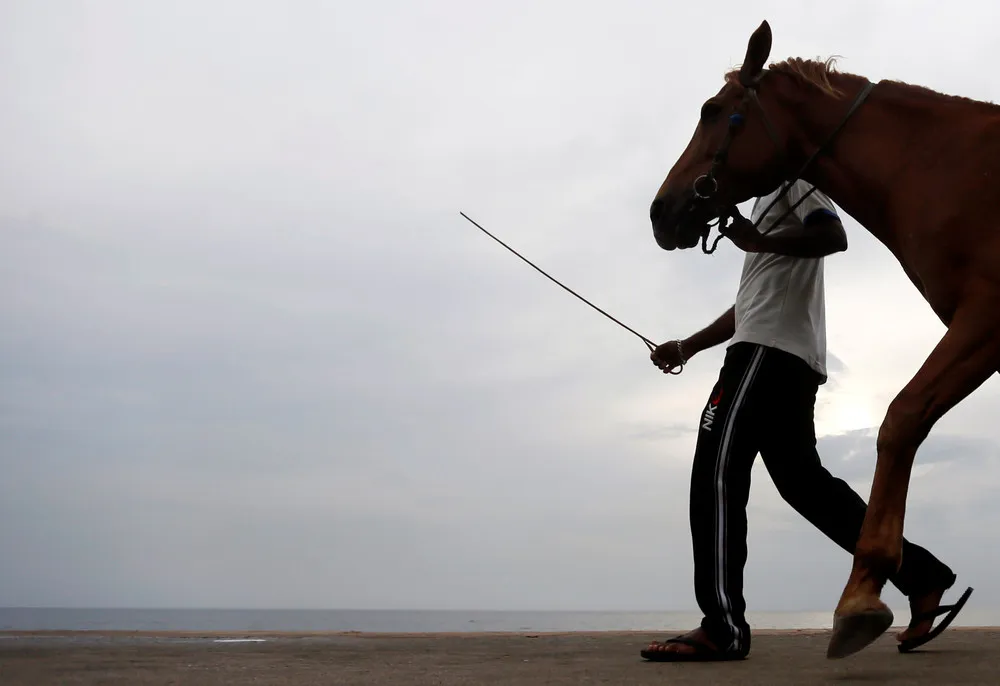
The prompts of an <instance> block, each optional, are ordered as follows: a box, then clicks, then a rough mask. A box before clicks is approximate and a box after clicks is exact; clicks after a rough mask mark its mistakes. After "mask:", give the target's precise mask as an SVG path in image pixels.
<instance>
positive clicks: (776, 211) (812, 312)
mask: <svg viewBox="0 0 1000 686" xmlns="http://www.w3.org/2000/svg"><path fill="white" fill-rule="evenodd" d="M783 187H784V186H781V187H779V188H778V189H776V190H775V191H774V192H773V193H771V194H770V195H766V196H763V197H760V198H757V201H756V202H755V203H754V206H753V212H751V215H750V220H751V221H753V222H756V221H757V219H758V218H759V217H760V215H761V213H762V212H763V211H764V210H765V208H767V206H768V205H770V204H771V202H772V201H773V200H774V199H775V197H777V196H778V194H779V193H780V192H781V191H782V189H783ZM810 188H812V186H811V185H810V184H808V183H805V182H804V181H797V182H795V183H794V184H792V187H791V189H790V190H789V191H788V193H786V194H785V196H784V197H783V198H782V199H781V200H779V201H778V202H776V203H775V204H774V206H773V207H772V208H771V209H770V210H768V213H767V217H766V218H765V219H764V221H762V222H761V223H760V224H758V226H757V228H758V230H759V231H761V232H764V231H766V230H767V229H768V227H770V226H771V225H772V224H773V223H774V221H775V220H776V219H778V218H779V217H780V216H781V215H783V214H784V213H785V212H786V211H787V210H788V208H789V207H791V206H792V205H794V204H795V203H796V202H798V201H799V200H800V199H801V198H802V196H803V195H805V194H806V193H807V192H809V189H810ZM814 212H823V213H826V214H832V215H833V216H835V217H836V216H838V215H837V210H836V208H835V207H834V205H833V203H832V202H831V201H830V199H829V198H828V197H826V196H825V195H823V194H822V193H821V192H820V191H819V190H818V189H817V190H815V191H813V193H812V194H811V195H810V196H809V197H808V198H806V199H805V200H803V201H802V204H800V205H799V206H798V207H796V208H795V209H794V210H793V211H792V212H791V213H790V214H789V215H788V216H787V217H785V219H784V220H782V222H781V224H779V225H778V226H775V227H774V228H773V229H771V230H770V231H768V235H775V236H777V235H794V234H801V233H803V232H805V231H808V230H809V229H808V228H807V227H805V226H804V225H803V222H804V221H805V219H806V218H807V217H808V216H809V215H811V214H813V213H814ZM823 290H824V284H823V258H801V257H789V256H787V255H775V254H773V253H747V254H746V259H745V260H744V262H743V274H742V276H741V277H740V288H739V291H738V293H737V295H736V310H735V311H736V334H735V335H734V336H733V338H732V341H731V342H730V345H732V344H733V343H736V342H739V341H748V342H751V343H757V344H760V345H766V346H770V347H772V348H778V349H780V350H784V351H785V352H787V353H791V354H792V355H795V356H797V357H799V358H801V359H802V360H804V361H805V362H806V363H807V364H808V365H809V366H810V367H812V368H813V369H815V370H816V371H817V372H819V373H820V374H821V375H822V376H823V382H826V378H827V374H826V303H825V298H824V292H823Z"/></svg>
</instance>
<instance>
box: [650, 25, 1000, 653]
mask: <svg viewBox="0 0 1000 686" xmlns="http://www.w3.org/2000/svg"><path fill="white" fill-rule="evenodd" d="M770 51H771V29H770V27H769V26H768V24H767V22H766V21H765V22H763V23H762V24H761V25H760V27H759V28H758V29H757V30H756V31H754V33H753V35H752V36H751V37H750V41H749V44H748V46H747V52H746V56H745V58H744V62H743V65H742V66H741V67H740V68H739V69H738V70H735V71H732V72H730V73H728V74H726V75H725V85H724V86H723V87H722V89H721V90H719V92H718V93H716V94H715V95H714V96H712V97H710V98H709V99H708V100H707V101H705V103H704V104H703V105H702V108H701V115H700V121H699V122H698V126H697V128H696V129H695V132H694V136H693V137H692V139H691V141H690V143H689V144H688V146H687V148H686V149H685V150H684V152H683V154H682V155H681V156H680V158H679V159H678V160H677V162H676V164H675V165H674V166H673V168H672V169H671V170H670V173H669V174H668V175H667V178H666V180H665V181H664V182H663V185H662V186H661V187H660V189H659V192H658V193H657V195H656V198H655V200H654V201H653V203H652V206H651V207H650V219H651V221H652V226H653V235H654V238H655V239H656V242H657V244H658V245H659V246H660V247H661V248H663V249H664V250H674V249H676V248H680V249H687V248H693V247H695V246H696V245H697V244H698V241H699V238H700V239H701V240H702V242H703V243H702V245H703V248H704V245H705V243H704V241H705V238H706V237H707V235H708V231H709V222H710V221H712V220H714V219H715V218H717V217H722V220H720V222H722V223H721V225H720V228H721V226H724V219H725V217H726V216H730V215H729V208H731V207H734V206H735V205H736V204H738V203H741V202H743V201H745V200H748V199H750V198H752V197H755V196H761V195H766V194H768V193H770V192H772V191H774V190H775V189H777V188H778V187H779V186H780V184H781V183H782V182H783V181H786V180H787V181H791V180H793V179H795V178H801V179H803V180H805V181H807V182H808V183H810V184H812V185H814V186H816V187H817V188H818V189H819V190H822V191H823V192H824V193H825V194H826V195H828V196H829V197H830V198H831V199H832V200H833V201H834V202H835V203H837V205H839V206H840V207H841V208H843V210H845V211H846V212H847V213H848V214H850V215H851V216H852V217H854V218H855V219H856V220H857V221H858V222H859V223H860V224H861V225H862V226H864V227H865V228H866V229H867V230H868V231H870V232H871V233H872V235H874V236H875V237H876V238H877V239H878V240H879V241H880V242H881V243H882V244H883V245H885V246H886V247H887V248H888V249H889V251H890V252H891V253H892V254H893V255H894V256H895V257H896V259H897V260H898V261H899V263H900V265H901V266H902V268H903V271H904V272H905V273H906V275H907V276H908V277H909V278H910V280H911V281H912V282H913V285H914V286H916V287H917V290H919V291H920V293H921V295H923V297H924V299H925V300H926V301H927V303H928V304H929V305H930V307H931V309H932V310H933V311H934V313H935V314H936V315H937V316H938V317H939V318H940V319H941V321H942V322H943V323H944V324H945V325H946V326H947V329H948V330H947V332H946V333H945V335H944V337H943V338H942V339H941V340H940V342H939V343H938V344H937V345H936V347H935V348H934V350H933V351H932V352H931V354H930V355H929V356H928V358H927V359H926V361H925V362H924V364H923V365H922V366H921V367H920V369H919V370H918V371H917V373H916V375H915V376H913V378H912V379H911V380H910V382H909V383H908V384H906V386H905V387H904V388H903V389H902V390H901V391H900V392H899V394H898V395H896V397H895V398H894V399H893V401H892V402H891V403H890V404H889V407H888V410H887V412H886V415H885V419H884V421H883V422H882V425H881V427H880V429H879V433H878V441H877V453H878V456H877V462H876V466H875V477H874V481H873V483H872V489H871V495H870V499H869V505H868V510H867V514H866V517H865V521H864V525H863V527H862V530H861V535H860V537H859V540H858V543H857V547H856V549H855V553H854V564H853V568H852V571H851V574H850V577H849V579H848V581H847V585H846V587H845V588H844V592H843V594H842V595H841V597H840V601H839V603H838V604H837V608H836V611H835V612H834V630H833V636H832V638H831V640H830V645H829V649H828V653H827V654H828V656H829V657H843V656H846V655H849V654H851V653H854V652H856V651H858V650H861V649H862V648H864V647H865V646H867V645H868V644H870V643H871V642H872V641H874V640H875V639H876V638H877V637H878V636H879V635H881V634H882V632H884V631H885V630H886V629H887V628H888V627H889V626H890V625H891V623H892V613H891V612H890V611H889V608H888V607H887V606H886V605H885V603H883V602H882V600H881V599H880V595H881V592H882V588H883V586H884V585H885V582H886V581H887V579H888V577H889V576H891V575H892V574H893V573H894V572H895V571H896V570H897V569H898V567H899V564H900V559H901V554H902V537H903V518H904V512H905V509H906V494H907V489H908V487H909V482H910V472H911V469H912V467H913V461H914V457H915V455H916V452H917V448H918V447H919V446H920V444H921V443H922V442H923V441H924V439H925V438H926V437H927V435H928V433H929V432H930V430H931V428H932V427H933V426H934V424H935V423H936V422H937V421H938V420H939V419H940V418H941V417H942V416H943V415H944V414H945V413H946V412H948V410H950V409H951V408H952V407H954V406H955V405H956V404H957V403H959V402H960V401H961V400H963V399H964V398H965V397H967V396H968V395H969V394H970V393H972V392H973V391H974V390H976V389H977V388H978V387H979V386H980V385H981V384H982V383H983V382H984V381H986V379H987V378H989V377H990V376H991V375H992V374H993V373H994V372H996V371H997V370H998V369H1000V230H998V229H1000V107H998V106H994V105H992V104H990V103H985V102H979V101H975V100H970V99H967V98H960V97H954V96H949V95H943V94H940V93H936V92H934V91H931V90H929V89H926V88H922V87H918V86H912V85H908V84H904V83H899V82H895V81H880V82H878V83H876V84H872V83H871V82H869V81H868V79H866V78H864V77H862V76H856V75H853V74H845V73H838V72H835V71H833V70H832V69H831V68H830V65H829V64H828V63H823V62H814V61H807V60H801V59H797V58H795V59H789V60H786V61H785V62H781V63H779V64H773V65H771V66H770V67H769V68H767V69H765V68H764V66H765V63H766V61H767V59H768V57H769V54H770ZM761 229H762V230H763V231H764V232H765V233H766V228H765V227H761Z"/></svg>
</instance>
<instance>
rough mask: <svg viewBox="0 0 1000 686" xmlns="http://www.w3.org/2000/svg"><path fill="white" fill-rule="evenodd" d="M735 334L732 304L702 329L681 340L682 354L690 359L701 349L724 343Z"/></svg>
mask: <svg viewBox="0 0 1000 686" xmlns="http://www.w3.org/2000/svg"><path fill="white" fill-rule="evenodd" d="M735 334H736V305H733V306H732V307H730V308H729V309H728V310H726V312H725V313H724V314H723V315H722V316H721V317H719V318H718V319H716V320H715V321H714V322H712V323H711V324H709V325H708V326H706V327H705V328H704V329H702V330H701V331H699V332H698V333H695V334H692V335H691V336H688V337H687V338H685V339H684V340H683V341H681V347H682V348H683V350H684V356H685V357H686V358H688V359H691V358H692V357H694V356H695V355H697V354H698V353H700V352H701V351H702V350H708V349H709V348H714V347H715V346H717V345H719V344H720V343H725V342H726V341H728V340H729V339H730V338H732V337H733V336H734V335H735Z"/></svg>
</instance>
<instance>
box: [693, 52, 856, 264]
mask: <svg viewBox="0 0 1000 686" xmlns="http://www.w3.org/2000/svg"><path fill="white" fill-rule="evenodd" d="M767 73H768V70H766V69H765V70H763V71H761V73H760V74H759V75H758V76H757V77H756V78H754V80H753V81H751V82H750V83H749V84H744V92H743V97H742V98H741V99H740V102H739V104H738V105H737V106H736V110H735V111H734V112H733V113H732V114H731V115H729V126H728V127H727V128H726V137H725V138H724V139H723V140H722V143H721V144H720V145H719V149H718V150H717V151H716V153H715V156H714V157H713V158H712V166H711V167H710V168H709V170H708V171H707V172H706V173H704V174H702V175H701V176H699V177H698V178H696V179H695V180H694V183H693V184H692V189H691V190H692V191H693V192H694V197H692V198H691V199H690V200H689V201H688V206H687V208H686V209H687V212H691V211H693V210H694V209H695V207H696V206H697V205H698V204H701V203H706V202H709V201H711V200H713V199H715V197H716V196H717V195H718V192H719V181H718V178H717V174H718V172H719V170H720V169H721V168H722V167H723V166H724V165H725V164H726V161H727V159H728V157H729V147H730V146H731V145H732V143H733V140H734V139H735V138H736V136H737V134H738V133H739V132H740V131H742V130H743V125H744V124H745V123H746V110H747V109H748V108H749V106H750V104H751V103H753V104H754V105H756V106H757V110H758V111H759V112H760V115H761V121H762V122H763V123H764V127H765V128H766V129H767V134H768V136H769V137H770V138H771V142H773V143H774V145H775V147H776V148H777V149H778V154H779V155H780V156H781V163H782V166H784V167H785V168H786V169H787V168H789V166H790V165H789V162H788V155H787V152H786V150H785V146H783V145H782V144H781V141H780V139H779V137H778V134H777V132H776V131H775V128H774V125H773V124H771V120H770V118H769V117H768V116H767V111H766V110H765V109H764V105H763V103H761V101H760V98H759V97H758V94H757V90H758V89H759V87H760V82H761V80H762V79H763V78H764V76H765V75H766V74H767ZM873 88H875V84H873V83H872V82H871V81H869V80H867V79H865V85H864V86H863V87H862V88H861V91H860V92H859V93H858V95H857V97H855V99H854V102H853V103H852V104H851V107H850V109H848V110H847V113H846V114H845V115H844V117H843V119H841V121H840V124H839V125H837V127H836V128H835V129H834V130H833V132H832V133H831V134H830V135H829V136H828V137H827V139H826V140H825V141H824V142H823V144H822V145H820V146H819V147H818V148H817V149H816V150H815V152H813V154H812V155H810V156H809V159H807V160H806V161H805V163H804V164H803V165H802V166H801V167H800V168H799V170H798V171H797V172H796V173H795V174H794V175H792V177H791V179H790V180H789V178H788V176H789V175H787V174H786V175H785V181H784V182H783V186H784V187H783V188H782V191H781V193H779V194H778V196H777V197H775V198H774V200H772V201H771V203H770V204H769V205H768V206H767V207H766V208H765V209H764V211H763V212H761V214H760V217H759V218H758V219H757V221H756V222H754V228H755V229H756V228H758V227H759V225H760V223H761V221H762V220H763V219H764V217H765V216H767V213H768V211H769V210H770V209H771V208H772V207H773V206H774V204H775V203H777V202H778V201H779V200H780V199H781V198H783V197H784V196H785V194H786V193H788V191H789V190H790V189H791V187H792V184H794V183H795V182H796V181H798V180H799V179H800V178H801V177H802V174H803V173H805V171H806V169H808V168H809V165H811V164H812V163H813V160H815V159H816V158H817V157H818V156H819V155H820V154H821V153H823V152H824V151H825V150H826V149H827V148H828V147H829V145H830V143H831V142H832V141H833V139H834V138H835V137H836V136H837V134H839V133H840V131H841V130H842V129H843V128H844V126H845V125H846V124H847V122H848V121H849V120H850V118H851V117H852V116H853V115H854V113H855V112H856V111H857V110H858V108H859V107H861V104H862V103H863V102H864V101H865V100H866V99H867V98H868V95H869V94H870V93H871V92H872V89H873ZM815 191H816V187H815V186H813V187H812V188H811V189H809V191H808V192H807V193H805V194H804V195H803V196H802V197H801V198H800V199H799V200H798V202H796V203H795V204H794V205H792V206H791V207H789V208H788V210H786V211H785V213H784V214H783V215H781V216H780V217H779V218H778V219H777V220H776V221H775V222H774V223H773V224H771V226H769V227H768V228H767V230H766V231H763V232H762V233H763V234H764V235H766V234H767V233H768V232H770V231H771V229H773V228H774V227H775V226H777V225H778V224H780V223H781V222H782V221H784V219H785V217H787V216H788V215H789V214H791V212H792V211H793V210H794V209H795V208H796V207H798V206H799V204H801V203H802V202H803V201H804V200H805V199H806V198H808V197H809V196H810V195H812V194H813V193H814V192H815ZM732 210H735V208H732ZM730 216H732V211H730V208H728V207H727V208H725V209H723V211H722V212H721V213H720V214H719V217H718V221H717V222H715V223H712V224H709V225H708V226H706V227H705V230H704V231H703V232H702V234H701V249H702V251H703V252H704V253H705V254H707V255H711V254H712V253H713V252H715V249H716V247H718V245H719V241H721V240H722V239H723V238H724V237H725V230H726V227H727V225H728V223H729V218H730ZM716 225H717V226H718V227H719V235H718V236H716V238H715V241H714V242H713V243H712V247H711V248H709V247H708V236H709V234H710V233H711V231H712V226H716Z"/></svg>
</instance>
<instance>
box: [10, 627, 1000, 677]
mask: <svg viewBox="0 0 1000 686" xmlns="http://www.w3.org/2000/svg"><path fill="white" fill-rule="evenodd" d="M247 637H252V638H257V639H259V638H265V639H266V640H264V641H263V642H252V643H243V642H225V643H223V642H217V641H218V639H229V640H232V639H240V638H247ZM653 637H654V636H653V635H651V634H649V633H571V634H541V635H534V634H489V635H483V634H458V635H456V634H451V635H443V634H441V635H434V634H423V635H360V634H354V635H351V634H325V635H322V634H312V635H305V634H303V635H292V634H282V635H274V634H270V635H268V634H261V635H228V636H206V635H204V634H201V635H197V634H192V635H182V634H170V635H164V634H117V635H110V634H91V633H83V634H58V635H55V634H34V635H30V636H28V635H16V634H5V635H0V684H2V685H3V686H22V685H24V686H27V685H29V684H30V685H31V686H45V685H47V684H60V685H66V686H72V685H82V684H102V685H104V684H128V685H129V686H137V685H151V686H158V685H166V684H178V685H188V684H190V685H191V686H202V685H204V686H208V685H212V686H214V685H217V684H226V685H227V686H228V685H233V686H238V685H241V684H255V685H260V684H275V685H290V684H296V685H298V684H338V685H345V686H351V685H355V684H375V685H380V684H384V685H385V686H390V685H391V686H408V685H410V684H436V685H439V686H450V685H456V686H457V685H459V684H462V685H467V684H523V685H524V686H534V685H535V684H575V685H579V684H616V685H621V686H624V685H626V684H656V685H657V686H663V685H664V684H670V685H671V686H688V685H692V686H693V685H694V684H698V685H699V686H701V685H710V684H718V685H720V686H721V685H723V684H725V685H726V686H731V685H737V684H739V685H740V686H758V685H759V686H782V685H784V684H796V685H797V684H803V685H809V686H811V685H813V684H845V683H846V684H849V683H859V684H861V683H864V684H876V683H878V684H892V685H897V684H900V685H901V684H934V685H935V686H942V685H945V684H962V685H964V686H976V685H980V684H982V685H986V684H989V685H990V686H996V684H998V683H1000V630H994V629H974V630H967V629H951V630H949V631H946V632H945V633H944V634H943V635H941V636H939V637H938V638H937V639H935V640H934V641H933V642H932V643H929V644H927V645H926V646H925V647H924V649H923V650H922V651H921V652H918V653H912V654H909V655H901V654H899V653H898V652H897V651H896V648H895V640H894V639H893V637H892V636H891V635H890V634H888V633H887V634H886V635H885V636H883V637H882V638H881V639H879V641H877V642H876V643H875V644H874V645H873V646H870V647H869V648H868V649H866V650H864V651H863V652H861V653H858V654H856V655H854V656H852V657H850V658H847V659H844V660H827V659H826V644H827V640H828V637H829V633H828V632H789V633H779V634H776V633H771V634H758V635H755V637H754V644H753V652H752V654H751V656H750V658H749V659H747V660H745V661H743V662H731V663H702V664H664V663H651V662H646V661H644V660H643V659H642V658H640V657H639V650H640V649H641V648H642V647H643V646H644V645H646V643H648V641H649V640H650V639H651V638H653Z"/></svg>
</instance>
